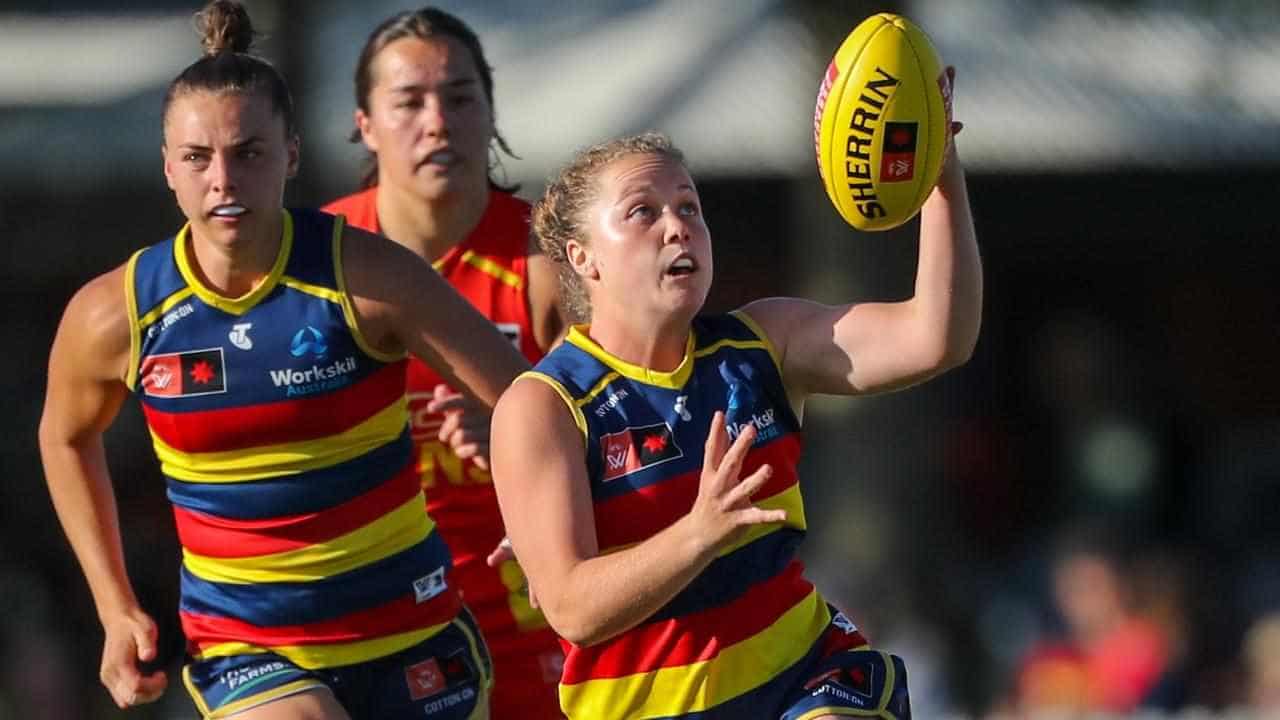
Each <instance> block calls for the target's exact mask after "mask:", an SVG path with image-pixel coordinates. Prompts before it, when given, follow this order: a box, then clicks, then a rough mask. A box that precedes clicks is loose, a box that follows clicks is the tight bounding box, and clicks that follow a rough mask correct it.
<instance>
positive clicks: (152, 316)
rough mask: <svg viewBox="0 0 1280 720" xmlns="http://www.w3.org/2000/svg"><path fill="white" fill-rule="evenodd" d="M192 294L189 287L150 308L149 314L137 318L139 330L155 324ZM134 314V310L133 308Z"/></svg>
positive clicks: (192, 291)
mask: <svg viewBox="0 0 1280 720" xmlns="http://www.w3.org/2000/svg"><path fill="white" fill-rule="evenodd" d="M194 294H195V291H194V290H192V289H191V288H189V287H184V288H182V289H180V290H178V291H176V292H174V293H173V294H172V295H170V296H169V297H167V298H165V299H164V302H162V303H160V304H159V305H158V306H156V307H154V308H152V309H151V312H148V313H147V314H146V315H143V316H142V317H140V318H138V326H139V328H141V327H142V326H144V325H150V324H152V323H154V322H156V321H157V320H159V319H160V317H161V316H163V315H164V314H165V313H167V312H169V311H170V310H172V309H173V308H174V307H175V306H177V304H178V303H180V302H182V301H184V300H186V299H187V298H189V297H191V296H192V295H194ZM135 312H136V308H135Z"/></svg>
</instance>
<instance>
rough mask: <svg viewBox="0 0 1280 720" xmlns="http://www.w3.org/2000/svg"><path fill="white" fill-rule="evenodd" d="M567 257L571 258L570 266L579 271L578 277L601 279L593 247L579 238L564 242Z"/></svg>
mask: <svg viewBox="0 0 1280 720" xmlns="http://www.w3.org/2000/svg"><path fill="white" fill-rule="evenodd" d="M564 254H565V257H566V258H568V259H569V267H571V268H573V271H574V272H576V273H578V277H584V278H591V279H592V280H598V279H600V271H599V270H597V269H596V259H595V256H594V255H593V254H592V253H591V249H590V248H588V247H587V246H585V245H583V244H582V243H580V242H578V241H577V240H570V241H568V242H566V243H565V244H564Z"/></svg>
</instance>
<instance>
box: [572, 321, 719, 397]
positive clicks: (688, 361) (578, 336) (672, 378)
mask: <svg viewBox="0 0 1280 720" xmlns="http://www.w3.org/2000/svg"><path fill="white" fill-rule="evenodd" d="M565 342H568V343H570V344H572V345H575V346H576V347H577V348H578V349H579V350H582V351H583V352H585V353H587V354H588V355H590V356H591V357H593V358H595V359H597V360H599V361H600V362H602V363H604V364H605V365H606V366H607V367H609V368H610V369H612V370H614V371H616V372H617V373H618V374H619V375H622V376H623V377H628V378H631V379H632V380H636V381H639V382H642V383H645V384H646V385H657V386H658V387H664V388H669V389H671V390H678V389H680V388H682V387H684V384H685V382H686V381H687V380H688V379H689V375H690V374H691V373H692V372H693V356H694V355H693V348H694V338H693V332H692V331H690V332H689V339H688V340H687V341H686V342H685V350H684V359H683V360H681V361H680V365H679V366H677V367H676V369H675V370H672V371H671V372H660V371H658V370H653V369H650V368H647V367H642V366H640V365H632V364H631V363H629V362H627V361H626V360H622V359H621V358H618V357H614V356H613V355H612V354H610V353H609V351H607V350H605V349H604V348H602V347H600V346H599V345H597V344H596V341H594V340H592V339H591V338H590V337H588V336H587V326H586V325H573V326H571V327H570V328H569V334H568V335H566V336H565ZM704 354H705V353H704Z"/></svg>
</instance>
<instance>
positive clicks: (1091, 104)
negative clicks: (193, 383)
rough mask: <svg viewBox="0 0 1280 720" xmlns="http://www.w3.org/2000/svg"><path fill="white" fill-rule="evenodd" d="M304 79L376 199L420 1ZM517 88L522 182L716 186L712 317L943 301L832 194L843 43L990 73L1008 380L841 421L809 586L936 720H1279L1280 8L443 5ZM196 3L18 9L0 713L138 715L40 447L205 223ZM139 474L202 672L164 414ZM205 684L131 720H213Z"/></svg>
mask: <svg viewBox="0 0 1280 720" xmlns="http://www.w3.org/2000/svg"><path fill="white" fill-rule="evenodd" d="M246 5H247V6H248V8H249V10H250V13H251V15H252V17H253V18H254V21H255V25H257V26H258V27H259V28H260V29H261V30H263V31H265V32H266V33H267V35H268V36H267V37H266V38H265V39H264V40H263V41H262V42H261V43H260V45H259V47H258V51H259V52H260V53H262V54H264V55H266V56H267V57H269V58H270V59H272V60H273V62H275V63H276V64H277V65H278V66H279V67H280V68H281V69H282V70H283V71H284V72H285V75H286V77H287V78H288V80H289V82H290V84H291V86H292V88H293V91H294V94H295V99H296V101H297V103H298V104H299V106H300V111H301V116H300V117H301V126H302V132H303V164H302V171H301V173H300V176H299V177H298V178H297V179H296V180H295V181H293V183H292V184H291V186H290V189H289V191H288V198H287V199H288V201H289V203H290V204H293V205H316V204H320V203H322V202H325V201H327V200H330V199H332V198H334V197H336V196H337V195H340V194H344V193H346V192H350V191H352V190H353V189H355V187H356V185H357V182H358V179H359V173H360V166H361V162H362V159H363V151H362V150H361V148H360V147H358V146H356V145H352V144H350V143H348V142H347V140H346V138H347V135H348V134H349V132H350V130H351V128H352V119H351V113H352V110H353V108H354V99H353V89H352V74H353V72H354V67H355V59H356V55H357V53H358V52H359V49H360V46H361V45H362V44H363V42H364V39H365V37H366V36H367V34H368V33H369V32H370V31H371V30H372V29H373V28H374V26H375V25H376V24H377V23H378V22H379V21H381V20H382V19H383V18H384V17H386V16H388V15H390V14H391V13H393V12H397V11H399V10H403V9H410V8H413V7H416V6H414V5H410V4H405V3H404V2H385V1H382V0H369V1H367V2H362V3H349V2H337V1H322V0H314V1H303V0H275V1H273V0H251V1H250V2H247V3H246ZM439 5H440V6H441V7H443V8H445V9H447V10H450V11H453V12H456V13H457V14H459V15H460V16H461V17H462V18H464V19H465V20H466V21H467V22H469V23H470V24H471V25H472V26H473V27H474V28H475V29H476V30H477V31H478V33H479V35H480V37H481V39H482V41H483V42H484V44H485V47H486V51H487V53H488V55H489V60H490V62H491V63H492V65H493V66H494V68H495V72H494V77H495V82H496V109H497V113H498V125H499V128H500V130H501V132H502V133H503V134H504V135H505V137H506V138H507V139H508V141H509V142H510V144H511V147H512V148H513V149H514V150H515V152H516V153H517V154H518V155H519V156H520V157H519V159H515V160H512V159H507V160H506V163H505V167H506V172H507V174H508V177H509V178H510V179H511V180H514V181H518V182H520V183H521V185H522V191H521V193H520V194H521V195H523V196H525V197H526V198H535V197H536V196H537V195H538V193H539V192H540V190H541V187H542V181H543V178H545V177H546V175H547V174H548V173H549V172H550V171H551V170H553V169H554V168H555V167H556V166H557V165H558V164H559V163H561V162H563V161H565V160H567V159H568V157H569V155H570V153H571V152H572V151H573V150H574V149H575V148H577V147H579V146H581V145H584V144H588V143H591V142H595V141H598V140H602V139H605V138H607V137H610V136H614V135H618V134H622V133H627V132H634V131H640V130H645V129H658V130H662V131H665V132H667V133H669V134H671V135H672V136H673V137H674V139H675V140H676V142H677V143H678V144H680V145H681V146H682V147H683V148H684V149H685V150H686V152H687V153H688V155H689V157H690V160H691V165H692V168H693V171H694V175H695V178H697V179H698V182H699V191H700V193H701V195H702V197H703V201H704V204H705V206H706V214H707V216H708V219H709V223H710V225H711V228H712V232H713V238H714V240H715V248H716V253H717V271H718V277H717V279H716V288H715V290H713V295H712V298H711V302H710V305H711V308H712V309H729V308H732V307H735V306H737V305H739V304H741V303H742V302H744V301H746V300H749V299H753V298H756V297H760V296H763V295H770V294H797V295H803V296H806V297H811V298H814V299H818V300H824V301H831V302H836V301H847V300H849V299H900V298H903V297H906V296H907V295H909V294H910V292H911V287H912V281H913V269H914V266H915V259H916V256H915V242H914V238H915V233H916V230H917V228H916V225H915V223H911V224H909V225H907V226H906V227H904V228H900V229H898V230H895V231H890V232H886V233H877V234H862V233H857V232H855V231H852V230H851V229H850V228H848V227H847V226H845V225H843V223H842V222H841V221H840V219H839V217H838V216H837V215H836V213H835V212H834V210H833V209H832V208H831V206H830V205H829V203H828V201H827V199H826V197H825V195H824V193H823V190H822V187H821V184H820V182H819V181H818V178H817V174H816V172H815V164H814V161H813V149H812V126H811V122H812V112H813V101H814V97H815V95H816V91H817V87H818V81H819V79H820V78H821V76H822V71H823V69H824V68H825V66H826V63H827V62H828V60H829V59H830V57H831V55H832V54H833V53H834V51H835V49H836V47H837V46H838V45H839V43H840V41H841V40H842V39H843V38H844V36H845V34H846V33H847V32H848V31H849V30H850V29H852V28H853V26H854V25H856V24H857V23H858V22H859V21H861V20H862V19H863V18H865V17H866V16H868V15H870V14H872V13H874V12H877V11H882V10H889V11H896V12H901V13H904V14H906V15H907V16H908V17H911V18H912V19H914V20H915V21H917V23H919V24H920V25H921V26H922V27H923V28H924V29H925V30H926V31H927V32H928V33H929V34H930V35H931V36H932V37H933V39H934V41H935V43H936V45H937V46H938V48H939V50H940V52H941V54H942V57H943V59H944V61H946V62H947V63H949V64H953V65H955V66H957V68H958V76H957V91H956V92H957V94H956V103H955V107H956V116H957V118H958V119H960V120H962V121H963V122H964V123H965V129H964V131H963V133H962V134H961V136H960V137H959V139H958V145H959V148H960V152H961V156H962V157H963V160H964V162H965V165H966V167H967V168H968V177H969V190H970V194H971V197H972V204H973V210H974V214H975V217H976V224H977V228H978V232H979V241H980V245H981V247H982V252H983V257H984V262H985V271H986V302H987V305H986V309H985V317H984V325H983V331H982V338H981V340H980V342H979V345H978V349H977V353H976V355H975V357H974V358H973V360H972V361H971V362H970V363H968V365H966V366H965V367H963V368H961V369H959V370H956V371H953V372H951V373H949V374H947V375H945V376H943V377H942V378H940V379H937V380H935V381H932V382H930V383H928V384H926V385H923V386H920V387H917V388H914V389H910V390H907V391H904V392H899V393H895V394H892V395H887V396H883V397H873V398H865V399H859V400H848V399H818V400H815V401H814V402H812V403H811V405H810V411H809V413H808V415H807V418H806V428H807V440H808V443H809V448H808V452H807V459H806V461H805V462H806V467H805V468H804V470H805V481H804V482H805V486H804V487H805V493H806V495H807V501H808V502H807V505H808V508H809V516H810V517H809V525H810V529H811V532H810V537H809V540H808V542H807V543H806V547H805V549H804V552H805V556H806V560H807V561H808V563H809V565H810V568H811V574H812V576H813V578H814V579H815V581H816V582H817V583H818V584H819V587H820V588H822V589H823V590H824V592H825V593H826V594H827V596H828V598H829V599H830V600H831V601H832V602H834V603H835V604H837V605H839V606H841V607H843V608H844V609H846V610H847V611H848V612H849V613H850V615H851V616H852V617H853V618H854V619H855V621H856V622H858V623H859V624H860V625H862V626H863V629H864V631H865V632H867V634H868V635H869V636H870V637H871V638H872V639H873V642H875V643H876V644H877V645H879V646H881V647H884V648H886V649H889V650H891V651H893V652H896V653H897V654H899V655H902V656H904V657H905V658H906V661H907V663H908V667H909V671H910V673H911V684H912V700H913V703H914V704H915V707H916V716H917V717H922V718H933V717H994V716H999V715H1012V716H1027V715H1030V714H1034V712H1035V711H1037V710H1044V709H1054V710H1058V711H1065V712H1066V713H1067V715H1068V716H1070V715H1071V714H1073V713H1074V714H1080V713H1085V712H1102V711H1105V712H1114V713H1130V712H1135V713H1136V712H1142V711H1146V710H1152V711H1160V712H1163V713H1168V714H1171V715H1176V714H1183V713H1193V712H1195V713H1198V712H1200V710H1207V711H1211V712H1214V713H1230V712H1234V711H1236V710H1241V709H1246V708H1252V709H1254V710H1258V711H1263V710H1264V709H1265V708H1268V707H1270V708H1272V710H1271V712H1276V710H1275V708H1276V707H1277V704H1280V614H1277V613H1280V521H1278V520H1277V518H1276V515H1277V512H1278V511H1280V381H1277V379H1276V377H1275V372H1276V368H1277V366H1278V364H1280V331H1278V328H1280V292H1277V290H1276V285H1277V278H1278V277H1280V245H1277V239H1278V238H1280V232H1278V229H1280V228H1278V225H1280V221H1278V220H1277V214H1276V211H1275V209H1274V208H1275V203H1276V201H1277V199H1280V198H1278V192H1277V187H1278V185H1280V4H1277V3H1275V2H1272V1H1270V0H1166V1H1164V2H1157V1H1155V0H1071V1H1068V0H1062V1H1059V2H1054V1H1052V0H965V1H964V2H957V1H954V0H934V1H928V0H918V1H916V2H911V1H906V0H904V1H902V2H876V3H872V2H860V1H857V0H840V1H839V2H836V1H835V0H828V1H824V0H654V1H649V2H643V1H638V0H634V1H633V0H593V1H592V2H582V3H564V2H553V1H551V0H492V1H486V2H470V3H468V2H460V1H450V2H441V3H439ZM199 7H200V5H199V3H190V2H175V1H165V0H155V1H152V2H132V3H117V4H116V5H115V6H114V7H113V8H111V9H105V6H104V5H102V4H101V3H98V2H74V1H69V0H62V1H59V0H46V1H41V2H36V1H34V0H33V1H30V2H27V1H24V0H5V2H4V3H3V4H0V238H3V242H0V336H2V337H3V338H5V340H6V344H7V347H8V348H9V349H8V350H6V351H5V352H3V353H0V390H2V391H3V397H4V398H5V401H6V402H7V403H9V410H8V411H6V413H7V414H8V415H9V416H10V420H9V421H8V424H7V426H6V427H5V431H4V432H2V433H0V477H3V478H4V482H3V483H0V508H3V514H4V515H3V519H2V520H3V521H2V522H0V718H53V719H62V718H114V717H119V716H122V714H121V713H118V712H117V711H116V710H114V708H113V707H112V706H111V704H110V701H109V698H108V696H107V694H106V692H105V690H103V689H102V688H101V686H100V685H99V684H98V683H97V678H96V675H97V666H98V659H99V654H100V652H101V637H102V635H101V630H100V628H99V626H98V624H97V620H96V617H95V614H94V611H93V607H92V603H91V602H90V598H89V593H88V590H87V587H86V586H85V583H84V581H83V579H82V576H81V575H80V571H79V569H78V567H77V566H76V564H75V561H74V558H73V557H72V555H71V552H70V549H69V547H68V545H67V543H66V540H65V539H64V537H63V535H62V533H61V530H60V528H59V526H58V524H57V521H56V519H55V517H54V515H53V512H52V508H51V504H50V502H49V497H48V493H47V491H46V489H45V487H44V483H43V476H42V473H41V469H40V465H39V459H38V454H37V450H36V439H35V434H36V427H37V423H38V419H39V415H40V411H41V406H42V402H43V393H44V383H45V362H46V359H47V354H48V349H49V345H50V342H51V340H52V337H53V332H54V329H55V327H56V324H57V321H58V318H59V316H60V313H61V311H62V308H63V307H64V306H65V303H66V301H67V300H68V299H69V298H70V296H71V294H72V293H73V292H74V291H75V289H76V288H78V287H79V286H80V285H81V284H83V283H84V282H86V281H87V280H89V279H90V278H91V277H93V276H95V275H97V274H99V273H101V272H104V271H106V270H108V269H110V268H112V267H114V266H115V265H117V264H119V263H121V262H123V261H124V260H125V259H127V257H128V256H129V254H130V253H131V252H132V251H133V250H135V249H136V248H138V247H141V246H143V245H146V244H150V243H153V242H156V241H159V240H161V239H162V238H164V237H165V236H167V235H169V234H172V233H173V232H174V231H175V230H176V229H177V228H178V227H180V225H181V223H182V217H181V215H180V213H179V212H178V210H177V208H176V206H175V204H174V202H173V198H172V196H171V195H170V194H169V192H168V191H167V189H166V187H165V184H164V179H163V176H162V173H161V164H160V162H161V158H160V152H159V148H160V115H159V112H160V104H161V99H162V96H163V93H164V90H165V87H166V85H167V83H168V82H169V81H170V80H171V79H172V78H173V77H174V76H175V75H176V74H177V73H178V72H179V71H180V70H181V69H182V68H183V67H185V66H186V65H187V64H188V63H190V62H191V61H193V60H195V59H196V58H197V56H198V43H197V38H196V35H195V33H194V32H193V30H192V29H191V24H190V19H191V14H192V13H193V12H194V11H196V10H198V9H199ZM108 451H109V457H110V460H111V463H112V470H113V473H114V478H115V483H116V491H117V494H118V496H119V500H120V508H121V514H122V520H123V525H124V532H125V536H126V542H127V547H128V556H129V567H130V571H131V575H132V577H133V579H134V582H135V584H136V586H137V589H138V593H139V595H140V597H141V598H142V600H143V602H144V604H145V605H146V606H147V608H148V609H149V610H150V611H151V612H153V613H154V614H155V616H156V618H157V620H158V621H159V622H160V623H161V626H162V640H163V645H164V649H163V655H164V656H163V658H162V659H161V662H160V664H161V665H163V666H164V667H166V668H168V669H170V670H175V669H176V668H178V667H179V666H180V663H181V654H182V643H183V641H182V638H181V637H180V636H179V633H178V631H177V626H176V605H177V597H176V590H177V567H178V557H179V555H178V548H177V546H176V542H175V539H174V532H173V527H172V518H171V515H170V513H169V509H168V505H167V502H166V500H165V497H164V490H163V481H162V479H161V477H160V475H159V471H158V468H157V464H156V462H155V460H154V458H153V455H152V451H151V449H150V443H149V439H148V437H147V433H146V431H145V427H144V425H143V422H142V419H141V414H140V413H139V412H138V410H137V408H136V407H135V406H134V405H133V404H129V405H127V406H126V409H125V411H124V412H123V413H122V415H121V416H120V418H119V419H118V421H117V422H116V424H115V426H114V427H113V429H112V430H111V432H110V434H109V435H108ZM180 685H181V683H180V682H179V681H178V680H177V678H176V677H175V676H172V675H171V678H170V691H169V692H168V693H167V695H166V698H165V699H164V701H162V702H161V703H159V704H157V705H154V706H148V707H145V708H140V709H137V710H134V711H131V712H130V713H129V714H128V716H129V717H134V718H165V719H169V718H175V719H176V718H194V717H196V712H195V709H194V707H193V706H192V705H191V703H190V701H189V700H188V699H187V696H186V694H185V693H184V692H183V690H182V688H181V686H180ZM498 720H504V719H498Z"/></svg>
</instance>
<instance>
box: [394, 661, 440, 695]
mask: <svg viewBox="0 0 1280 720" xmlns="http://www.w3.org/2000/svg"><path fill="white" fill-rule="evenodd" d="M404 681H405V682H406V683H407V684H408V685H409V696H410V697H412V698H413V699H414V700H421V699H423V698H426V697H431V696H432V695H435V694H436V693H438V692H440V691H441V690H444V689H445V687H447V686H446V684H445V679H444V673H443V672H441V671H440V662H439V661H438V660H436V659H435V658H427V659H426V660H423V661H422V662H420V663H414V664H413V665H410V666H409V667H407V668H405V669H404Z"/></svg>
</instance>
